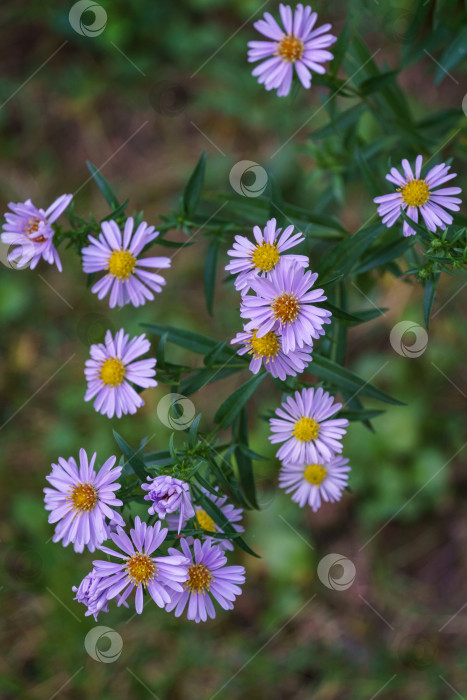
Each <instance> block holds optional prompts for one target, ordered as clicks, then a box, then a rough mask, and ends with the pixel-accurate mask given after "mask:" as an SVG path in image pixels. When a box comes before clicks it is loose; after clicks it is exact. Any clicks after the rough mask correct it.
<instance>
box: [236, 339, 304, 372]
mask: <svg viewBox="0 0 467 700" xmlns="http://www.w3.org/2000/svg"><path fill="white" fill-rule="evenodd" d="M230 342H231V343H232V344H234V343H243V347H242V348H240V350H238V354H239V355H245V354H246V353H248V354H250V355H253V357H252V358H251V362H250V371H251V372H253V374H258V372H259V370H260V369H261V367H262V366H264V369H266V370H267V371H268V372H270V373H271V374H272V376H273V377H279V379H282V380H283V381H284V380H285V378H286V377H287V375H289V376H292V377H296V376H297V374H301V373H302V372H304V371H305V369H306V368H307V367H308V365H309V364H310V362H311V360H312V357H311V353H312V350H313V346H312V345H309V346H308V347H306V348H303V349H302V350H299V349H298V348H296V349H295V350H293V351H291V352H290V353H289V354H288V355H286V354H285V353H284V351H283V350H282V338H281V336H280V334H279V333H277V332H276V331H269V333H266V334H265V335H263V336H262V338H258V337H257V329H255V330H254V331H250V332H248V331H244V332H243V333H237V335H236V336H235V338H234V339H233V340H231V341H230Z"/></svg>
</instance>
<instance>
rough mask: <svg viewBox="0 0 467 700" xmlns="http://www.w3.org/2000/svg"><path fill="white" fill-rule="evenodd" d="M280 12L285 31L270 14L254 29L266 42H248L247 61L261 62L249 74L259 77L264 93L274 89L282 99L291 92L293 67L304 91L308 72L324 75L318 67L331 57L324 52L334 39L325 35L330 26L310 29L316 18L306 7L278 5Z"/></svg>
mask: <svg viewBox="0 0 467 700" xmlns="http://www.w3.org/2000/svg"><path fill="white" fill-rule="evenodd" d="M279 12H280V15H281V19H282V24H283V26H284V28H285V29H282V28H281V27H280V25H279V24H278V23H277V22H276V20H275V19H274V17H273V16H272V15H271V14H269V12H265V13H264V19H260V20H258V21H257V22H255V23H254V25H253V26H254V28H255V29H256V30H257V31H258V32H260V34H263V36H265V37H267V38H268V39H269V41H250V42H248V47H249V51H248V61H249V62H250V63H255V62H256V61H261V63H260V64H259V65H258V66H256V68H255V69H254V70H253V72H252V75H254V76H259V77H258V82H259V83H264V87H265V88H266V90H275V89H276V88H277V94H278V96H279V97H283V96H285V95H288V94H289V92H290V88H291V86H292V78H293V75H294V70H293V69H294V66H295V70H296V71H297V75H298V78H299V80H300V82H301V84H302V85H303V87H304V88H307V89H308V88H310V87H311V72H310V71H314V72H315V73H321V74H322V73H325V72H326V70H325V69H324V68H323V66H322V65H321V64H322V63H324V62H325V61H330V60H331V59H333V58H334V56H333V54H332V53H331V52H330V51H326V49H328V48H329V47H330V46H332V44H334V42H335V41H337V37H335V36H333V35H332V34H328V33H327V32H328V31H329V30H330V29H331V25H330V24H323V25H322V26H321V27H318V28H317V29H313V27H314V26H315V24H316V20H317V19H318V15H317V13H316V12H312V11H311V7H310V6H309V5H306V6H305V7H303V5H302V4H301V3H299V4H298V5H297V7H296V8H295V11H293V10H292V8H291V7H290V5H279ZM264 59H266V60H264Z"/></svg>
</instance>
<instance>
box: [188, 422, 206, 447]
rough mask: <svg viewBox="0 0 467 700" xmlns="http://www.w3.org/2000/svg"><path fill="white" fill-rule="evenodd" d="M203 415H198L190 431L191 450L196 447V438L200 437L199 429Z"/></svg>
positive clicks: (189, 444)
mask: <svg viewBox="0 0 467 700" xmlns="http://www.w3.org/2000/svg"><path fill="white" fill-rule="evenodd" d="M202 415H203V414H202V413H198V415H197V416H196V418H195V419H194V421H193V423H192V424H191V425H190V430H189V431H188V446H189V447H190V448H193V447H194V446H195V445H196V438H197V437H198V427H199V422H200V420H201V417H202Z"/></svg>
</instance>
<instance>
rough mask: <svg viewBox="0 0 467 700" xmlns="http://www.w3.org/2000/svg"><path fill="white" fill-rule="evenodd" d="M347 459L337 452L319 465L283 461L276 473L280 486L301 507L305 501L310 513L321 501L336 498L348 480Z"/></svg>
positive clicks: (336, 499) (332, 500)
mask: <svg viewBox="0 0 467 700" xmlns="http://www.w3.org/2000/svg"><path fill="white" fill-rule="evenodd" d="M348 464H349V460H348V459H344V458H343V457H341V456H340V455H337V456H336V457H332V458H331V459H330V460H329V461H322V462H321V464H306V465H300V466H297V465H294V464H285V465H283V466H282V469H281V471H280V473H279V486H280V487H281V488H283V489H285V491H286V493H291V494H292V501H295V502H296V503H298V505H299V506H300V508H303V506H305V505H306V504H308V505H309V506H311V508H312V509H313V512H314V513H316V511H317V510H318V509H319V508H320V507H321V502H322V501H326V502H330V503H334V502H336V501H339V500H340V498H341V496H342V491H343V490H344V489H345V487H346V486H347V482H348V480H349V474H348V473H349V472H350V467H349V466H348Z"/></svg>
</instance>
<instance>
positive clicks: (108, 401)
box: [84, 328, 157, 418]
mask: <svg viewBox="0 0 467 700" xmlns="http://www.w3.org/2000/svg"><path fill="white" fill-rule="evenodd" d="M129 337H130V336H129V335H128V334H125V332H124V330H123V328H122V329H121V330H119V331H118V333H117V334H116V335H115V338H112V333H111V332H110V331H107V333H106V334H105V345H104V344H103V343H97V344H96V345H91V351H90V352H91V359H90V360H86V368H85V370H84V374H85V376H86V380H87V382H88V389H87V391H86V395H85V397H84V400H85V401H90V400H91V399H93V398H94V397H96V400H95V402H94V408H95V410H96V411H97V412H98V413H102V414H103V415H106V416H108V417H109V418H112V416H114V415H117V418H121V416H122V415H123V414H126V413H136V411H137V410H138V408H140V406H144V401H143V399H142V398H141V396H140V395H139V394H138V393H137V392H136V391H135V390H134V389H133V387H132V386H131V385H130V382H131V383H132V384H136V386H140V387H143V389H147V388H148V387H150V386H157V382H156V380H155V379H153V377H154V376H155V375H156V370H155V369H154V367H155V364H156V360H155V359H150V360H139V361H138V362H135V360H136V358H137V357H140V355H144V354H145V353H146V352H148V351H149V349H150V347H151V345H150V343H149V340H146V335H145V334H144V333H143V335H138V336H135V337H134V338H132V339H131V340H129Z"/></svg>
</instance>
